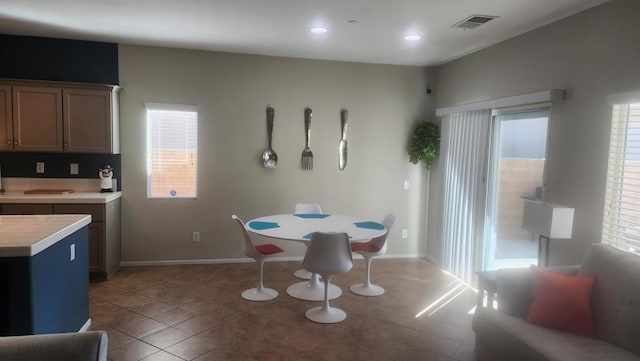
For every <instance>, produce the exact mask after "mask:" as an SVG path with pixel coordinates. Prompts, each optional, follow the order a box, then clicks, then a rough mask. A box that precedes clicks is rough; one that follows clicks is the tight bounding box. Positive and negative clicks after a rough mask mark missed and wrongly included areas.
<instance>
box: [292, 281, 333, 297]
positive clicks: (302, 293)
mask: <svg viewBox="0 0 640 361" xmlns="http://www.w3.org/2000/svg"><path fill="white" fill-rule="evenodd" d="M287 294H288V295H289V296H291V297H293V298H297V299H299V300H305V301H324V285H323V284H321V283H316V284H314V283H311V282H298V283H295V284H292V285H291V286H289V287H288V288H287ZM341 294H342V290H341V289H340V287H338V286H336V285H334V284H331V283H330V284H329V299H330V300H332V299H334V298H338V297H340V295H341Z"/></svg>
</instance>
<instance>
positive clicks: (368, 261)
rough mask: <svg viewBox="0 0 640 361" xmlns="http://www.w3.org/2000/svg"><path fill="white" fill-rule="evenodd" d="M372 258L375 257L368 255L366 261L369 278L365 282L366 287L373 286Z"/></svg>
mask: <svg viewBox="0 0 640 361" xmlns="http://www.w3.org/2000/svg"><path fill="white" fill-rule="evenodd" d="M371 260H373V257H366V261H367V280H366V282H365V283H364V286H365V287H371Z"/></svg>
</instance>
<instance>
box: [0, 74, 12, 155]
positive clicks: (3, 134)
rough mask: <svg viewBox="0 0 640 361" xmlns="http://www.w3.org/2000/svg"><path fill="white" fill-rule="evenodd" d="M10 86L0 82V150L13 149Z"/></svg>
mask: <svg viewBox="0 0 640 361" xmlns="http://www.w3.org/2000/svg"><path fill="white" fill-rule="evenodd" d="M11 109H12V105H11V86H9V85H1V84H0V151H1V150H12V149H13V117H12V115H11V114H12V113H11Z"/></svg>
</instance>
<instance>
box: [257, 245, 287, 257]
mask: <svg viewBox="0 0 640 361" xmlns="http://www.w3.org/2000/svg"><path fill="white" fill-rule="evenodd" d="M256 251H258V253H260V254H261V255H263V256H268V255H270V254H274V253H281V252H284V251H283V250H282V248H280V247H278V246H276V245H275V244H271V243H269V244H261V245H259V246H256Z"/></svg>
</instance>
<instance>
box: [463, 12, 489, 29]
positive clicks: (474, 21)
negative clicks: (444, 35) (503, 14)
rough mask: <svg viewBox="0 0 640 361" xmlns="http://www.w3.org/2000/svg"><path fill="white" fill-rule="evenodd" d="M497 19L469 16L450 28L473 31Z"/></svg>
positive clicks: (486, 16) (485, 16)
mask: <svg viewBox="0 0 640 361" xmlns="http://www.w3.org/2000/svg"><path fill="white" fill-rule="evenodd" d="M495 18H498V16H493V15H471V16H469V17H467V18H466V19H464V20H462V21H459V22H457V23H455V24H454V25H453V26H452V28H460V29H475V28H477V27H478V26H480V25H482V24H486V23H487V22H489V21H491V20H493V19H495Z"/></svg>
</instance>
